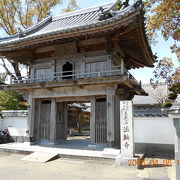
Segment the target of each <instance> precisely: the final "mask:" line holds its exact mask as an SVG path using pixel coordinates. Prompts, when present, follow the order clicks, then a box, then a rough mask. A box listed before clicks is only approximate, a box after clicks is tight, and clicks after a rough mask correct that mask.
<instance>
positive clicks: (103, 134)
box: [95, 98, 107, 144]
mask: <svg viewBox="0 0 180 180" xmlns="http://www.w3.org/2000/svg"><path fill="white" fill-rule="evenodd" d="M106 112H107V106H106V99H105V98H103V99H96V109H95V143H101V144H104V143H106V142H107V115H106Z"/></svg>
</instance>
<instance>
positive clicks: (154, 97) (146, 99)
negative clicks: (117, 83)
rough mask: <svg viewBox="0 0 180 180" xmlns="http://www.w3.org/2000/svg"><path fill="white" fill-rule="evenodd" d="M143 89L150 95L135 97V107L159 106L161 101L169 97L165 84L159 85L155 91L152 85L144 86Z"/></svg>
mask: <svg viewBox="0 0 180 180" xmlns="http://www.w3.org/2000/svg"><path fill="white" fill-rule="evenodd" d="M142 88H143V89H144V90H145V91H146V92H147V93H148V96H139V95H135V96H134V98H133V104H135V105H148V104H149V105H157V104H159V102H158V100H159V99H163V98H166V97H167V96H168V86H167V84H165V83H161V84H159V85H158V87H157V88H155V89H154V88H153V87H152V86H151V84H143V85H142Z"/></svg>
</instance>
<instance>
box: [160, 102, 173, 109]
mask: <svg viewBox="0 0 180 180" xmlns="http://www.w3.org/2000/svg"><path fill="white" fill-rule="evenodd" d="M171 106H172V103H171V102H166V103H164V104H162V107H163V108H168V107H171Z"/></svg>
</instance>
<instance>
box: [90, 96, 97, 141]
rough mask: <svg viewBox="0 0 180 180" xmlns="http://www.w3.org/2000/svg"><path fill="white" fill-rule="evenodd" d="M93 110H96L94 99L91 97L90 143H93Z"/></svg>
mask: <svg viewBox="0 0 180 180" xmlns="http://www.w3.org/2000/svg"><path fill="white" fill-rule="evenodd" d="M95 108H96V99H95V97H93V98H92V99H91V115H90V137H91V142H92V143H95Z"/></svg>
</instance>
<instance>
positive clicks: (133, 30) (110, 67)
mask: <svg viewBox="0 0 180 180" xmlns="http://www.w3.org/2000/svg"><path fill="white" fill-rule="evenodd" d="M118 2H119V1H117V2H116V3H115V4H113V3H107V4H104V5H99V6H97V7H93V8H87V9H82V10H78V11H75V12H70V13H66V14H61V15H59V16H55V17H52V16H49V17H47V18H46V19H44V20H43V21H42V22H40V23H39V24H37V25H35V26H33V27H31V28H29V29H26V30H24V31H20V32H19V33H17V34H16V35H14V36H11V37H6V38H2V39H0V56H1V57H5V58H8V59H11V60H13V61H15V62H19V63H22V64H25V65H28V67H29V74H28V76H27V77H20V78H18V77H16V78H13V77H12V78H11V82H12V84H16V83H18V84H22V83H23V84H31V87H32V86H33V84H34V87H35V86H36V84H37V83H40V82H66V85H67V84H68V80H71V81H73V80H87V79H91V82H92V81H94V82H96V81H98V79H99V80H100V78H103V81H104V82H105V81H107V82H109V79H111V80H112V79H113V78H117V81H120V80H121V81H122V80H123V78H125V77H126V78H125V79H124V80H127V79H133V80H134V78H133V77H132V76H131V75H130V74H129V73H128V70H129V69H132V68H139V67H153V63H154V57H153V54H152V51H151V48H150V46H149V43H148V40H147V37H146V31H145V25H144V16H143V14H144V11H143V6H142V4H141V1H137V2H136V3H134V4H133V5H129V4H128V3H127V1H125V2H124V3H122V4H121V6H120V9H118V10H117V9H116V8H115V7H116V5H117V3H118ZM120 76H121V78H119V77H120ZM100 81H102V80H100ZM134 81H135V80H134ZM69 82H70V81H69ZM87 82H88V81H86V83H87ZM64 85H65V84H64ZM22 88H24V87H23V86H22Z"/></svg>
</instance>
